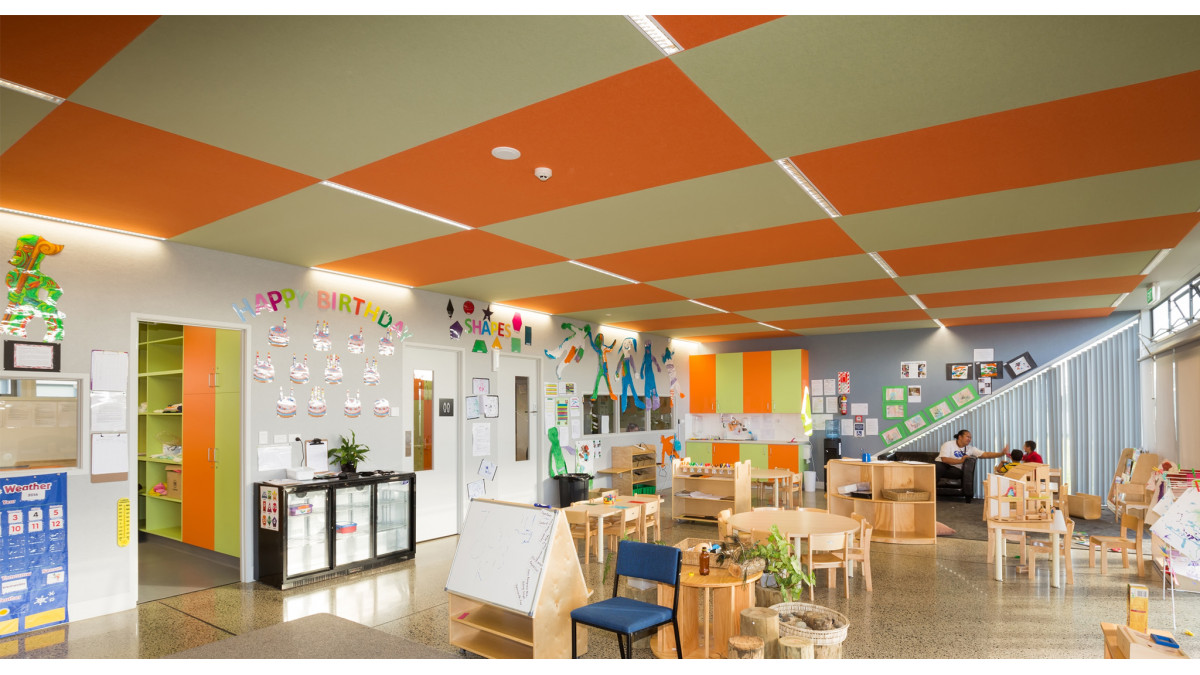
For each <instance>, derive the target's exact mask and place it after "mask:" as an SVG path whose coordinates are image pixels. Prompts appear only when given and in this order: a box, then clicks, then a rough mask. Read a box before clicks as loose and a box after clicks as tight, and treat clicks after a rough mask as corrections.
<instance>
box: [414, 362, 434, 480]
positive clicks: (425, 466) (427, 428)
mask: <svg viewBox="0 0 1200 675" xmlns="http://www.w3.org/2000/svg"><path fill="white" fill-rule="evenodd" d="M433 409H434V403H433V371H432V370H414V371H413V471H429V470H432V469H433Z"/></svg>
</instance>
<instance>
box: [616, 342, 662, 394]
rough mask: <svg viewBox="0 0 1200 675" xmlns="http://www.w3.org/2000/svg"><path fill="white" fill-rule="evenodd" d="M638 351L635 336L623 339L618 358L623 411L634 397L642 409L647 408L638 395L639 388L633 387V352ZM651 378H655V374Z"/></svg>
mask: <svg viewBox="0 0 1200 675" xmlns="http://www.w3.org/2000/svg"><path fill="white" fill-rule="evenodd" d="M635 351H637V340H636V339H634V338H628V337H627V338H625V339H623V340H621V356H620V357H619V358H618V359H617V375H619V376H620V378H621V412H625V409H626V408H628V407H629V399H633V404H634V405H636V406H637V407H638V409H640V410H645V409H646V404H645V403H643V402H642V399H641V398H639V397H638V395H637V390H636V389H634V388H633V353H634V352H635ZM650 380H651V381H653V380H654V376H653V374H652V375H651V377H650Z"/></svg>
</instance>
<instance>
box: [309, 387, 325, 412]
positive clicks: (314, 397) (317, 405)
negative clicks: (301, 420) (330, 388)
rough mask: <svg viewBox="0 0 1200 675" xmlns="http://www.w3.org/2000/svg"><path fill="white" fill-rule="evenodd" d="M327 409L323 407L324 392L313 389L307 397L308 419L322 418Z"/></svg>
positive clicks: (319, 389) (321, 389)
mask: <svg viewBox="0 0 1200 675" xmlns="http://www.w3.org/2000/svg"><path fill="white" fill-rule="evenodd" d="M327 410H328V408H327V407H326V406H325V390H324V389H323V388H321V387H313V388H312V393H311V394H309V396H308V416H309V417H324V416H325V412H326V411H327Z"/></svg>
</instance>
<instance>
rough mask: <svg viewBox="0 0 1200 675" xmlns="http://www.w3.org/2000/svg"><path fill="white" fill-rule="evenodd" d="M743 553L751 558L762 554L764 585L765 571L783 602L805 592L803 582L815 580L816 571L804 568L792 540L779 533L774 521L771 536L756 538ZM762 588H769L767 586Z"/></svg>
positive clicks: (796, 597)
mask: <svg viewBox="0 0 1200 675" xmlns="http://www.w3.org/2000/svg"><path fill="white" fill-rule="evenodd" d="M746 555H747V556H748V557H750V558H762V559H763V560H764V561H765V562H766V569H765V570H764V572H765V574H764V585H766V584H767V583H769V581H770V580H766V575H767V574H769V575H771V578H772V579H774V585H775V587H776V589H777V590H775V591H773V593H779V595H780V596H781V597H782V599H783V602H794V601H799V600H800V599H801V596H802V595H803V593H804V587H805V585H808V586H812V585H813V584H814V583H815V582H816V579H815V575H813V573H812V572H809V571H806V570H805V569H804V566H803V565H801V564H800V559H799V558H798V557H797V556H796V553H795V550H794V549H793V548H792V542H790V541H788V539H787V538H785V537H784V536H783V535H782V534H780V533H779V527H778V526H777V525H772V526H771V536H769V537H767V540H766V541H760V542H758V544H757V545H755V547H754V548H752V549H750V550H749V551H747V552H746ZM762 590H763V591H764V592H771V589H770V588H769V587H768V588H763V589H762ZM769 594H770V593H769ZM757 604H762V605H763V606H764V607H769V606H770V605H773V604H778V601H777V602H770V603H757Z"/></svg>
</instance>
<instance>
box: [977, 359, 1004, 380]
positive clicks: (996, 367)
mask: <svg viewBox="0 0 1200 675" xmlns="http://www.w3.org/2000/svg"><path fill="white" fill-rule="evenodd" d="M975 373H976V375H975V377H976V378H984V377H987V378H998V377H1000V362H999V361H980V362H979V363H976V364H975Z"/></svg>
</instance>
